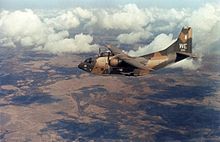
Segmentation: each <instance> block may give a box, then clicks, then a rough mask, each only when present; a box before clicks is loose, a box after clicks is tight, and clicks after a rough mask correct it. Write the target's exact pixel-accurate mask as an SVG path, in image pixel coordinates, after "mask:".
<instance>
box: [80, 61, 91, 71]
mask: <svg viewBox="0 0 220 142" xmlns="http://www.w3.org/2000/svg"><path fill="white" fill-rule="evenodd" d="M78 68H80V69H81V70H84V71H87V72H91V67H90V65H89V64H87V63H80V64H79V65H78Z"/></svg>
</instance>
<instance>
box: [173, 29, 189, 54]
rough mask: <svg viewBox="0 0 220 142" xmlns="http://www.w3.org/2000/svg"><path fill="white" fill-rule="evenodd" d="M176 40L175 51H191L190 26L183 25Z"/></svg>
mask: <svg viewBox="0 0 220 142" xmlns="http://www.w3.org/2000/svg"><path fill="white" fill-rule="evenodd" d="M176 42H177V43H176V47H175V49H176V52H179V53H192V28H191V27H183V28H182V31H181V32H180V34H179V37H178V39H177V41H176Z"/></svg>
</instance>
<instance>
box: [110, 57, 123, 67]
mask: <svg viewBox="0 0 220 142" xmlns="http://www.w3.org/2000/svg"><path fill="white" fill-rule="evenodd" d="M120 63H121V60H120V59H118V58H113V59H110V61H109V64H110V66H113V67H116V66H118V65H119V64H120Z"/></svg>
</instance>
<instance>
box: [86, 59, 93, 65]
mask: <svg viewBox="0 0 220 142" xmlns="http://www.w3.org/2000/svg"><path fill="white" fill-rule="evenodd" d="M92 62H93V59H92V58H88V59H86V60H85V63H90V64H91V63H92Z"/></svg>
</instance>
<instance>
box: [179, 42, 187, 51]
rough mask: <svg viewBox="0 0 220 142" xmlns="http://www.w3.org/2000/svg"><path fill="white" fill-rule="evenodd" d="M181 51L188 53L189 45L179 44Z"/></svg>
mask: <svg viewBox="0 0 220 142" xmlns="http://www.w3.org/2000/svg"><path fill="white" fill-rule="evenodd" d="M179 49H180V51H186V50H187V43H184V44H181V43H180V44H179Z"/></svg>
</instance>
